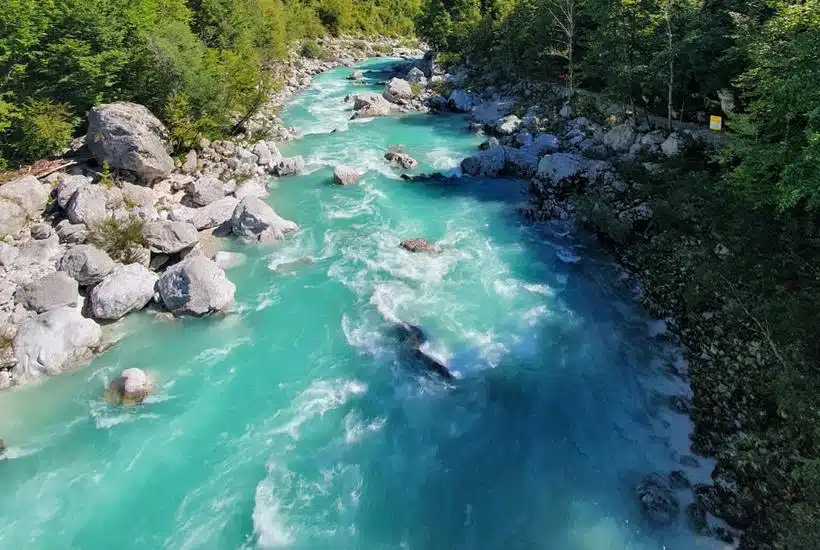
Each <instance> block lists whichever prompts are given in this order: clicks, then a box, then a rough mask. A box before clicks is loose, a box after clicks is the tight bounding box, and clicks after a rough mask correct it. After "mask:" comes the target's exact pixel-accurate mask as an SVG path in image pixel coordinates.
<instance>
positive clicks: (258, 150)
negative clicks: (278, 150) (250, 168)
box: [253, 141, 273, 166]
mask: <svg viewBox="0 0 820 550" xmlns="http://www.w3.org/2000/svg"><path fill="white" fill-rule="evenodd" d="M253 154H254V155H256V162H257V164H259V165H261V166H267V165H268V164H270V163H272V162H273V153H271V150H270V148H269V147H268V144H267V143H265V142H264V141H260V142H259V143H257V144H256V145H254V146H253Z"/></svg>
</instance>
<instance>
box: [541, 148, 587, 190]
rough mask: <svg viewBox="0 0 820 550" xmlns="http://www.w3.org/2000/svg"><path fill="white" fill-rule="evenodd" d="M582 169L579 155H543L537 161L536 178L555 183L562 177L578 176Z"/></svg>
mask: <svg viewBox="0 0 820 550" xmlns="http://www.w3.org/2000/svg"><path fill="white" fill-rule="evenodd" d="M583 171H584V166H583V163H582V162H581V159H580V157H578V155H575V154H573V153H552V154H548V155H544V157H543V158H542V159H541V161H540V162H539V163H538V178H539V179H541V180H543V181H552V182H554V183H557V182H559V181H561V180H563V179H566V178H571V177H577V176H580V175H581V174H582V173H583Z"/></svg>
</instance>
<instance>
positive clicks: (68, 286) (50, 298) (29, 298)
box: [15, 271, 80, 313]
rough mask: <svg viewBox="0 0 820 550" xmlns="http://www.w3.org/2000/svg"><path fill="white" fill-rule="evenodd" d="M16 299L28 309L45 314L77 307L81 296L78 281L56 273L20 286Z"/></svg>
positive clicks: (64, 274)
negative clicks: (64, 308) (58, 309)
mask: <svg viewBox="0 0 820 550" xmlns="http://www.w3.org/2000/svg"><path fill="white" fill-rule="evenodd" d="M15 298H16V299H17V303H19V304H22V305H23V306H25V307H26V308H27V309H30V310H32V311H36V312H37V313H43V312H46V311H51V310H52V309H57V308H60V307H65V306H71V307H75V306H76V305H77V304H78V303H79V299H80V294H79V289H78V287H77V281H75V280H74V279H72V278H71V277H70V276H69V275H68V274H67V273H65V272H63V271H55V272H53V273H50V274H48V275H46V276H45V277H41V278H39V279H35V280H33V281H27V282H25V283H23V284H21V285H20V286H18V287H17V292H16V294H15Z"/></svg>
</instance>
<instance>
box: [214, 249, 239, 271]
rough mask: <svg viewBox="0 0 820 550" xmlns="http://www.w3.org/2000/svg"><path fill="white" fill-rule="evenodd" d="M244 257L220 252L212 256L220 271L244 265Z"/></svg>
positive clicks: (235, 253)
mask: <svg viewBox="0 0 820 550" xmlns="http://www.w3.org/2000/svg"><path fill="white" fill-rule="evenodd" d="M245 260H246V256H245V255H244V254H241V253H239V252H228V251H225V250H220V251H218V252H217V253H216V254H214V263H216V265H218V266H219V267H221V268H222V269H231V268H233V267H238V266H240V265H242V264H244V263H245Z"/></svg>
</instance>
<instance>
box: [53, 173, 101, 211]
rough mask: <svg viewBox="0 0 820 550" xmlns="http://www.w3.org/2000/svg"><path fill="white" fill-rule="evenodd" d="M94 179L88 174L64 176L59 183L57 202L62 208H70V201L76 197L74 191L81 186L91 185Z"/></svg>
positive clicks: (56, 191) (56, 192)
mask: <svg viewBox="0 0 820 550" xmlns="http://www.w3.org/2000/svg"><path fill="white" fill-rule="evenodd" d="M91 183H92V180H91V178H89V177H88V176H80V175H77V176H68V175H66V176H62V177H60V181H59V183H58V184H57V188H56V190H55V194H56V196H57V204H58V205H59V206H60V208H62V209H66V208H68V203H69V202H70V201H71V199H72V198H73V197H74V193H76V192H77V190H78V189H80V188H81V187H86V186H88V185H91Z"/></svg>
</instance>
